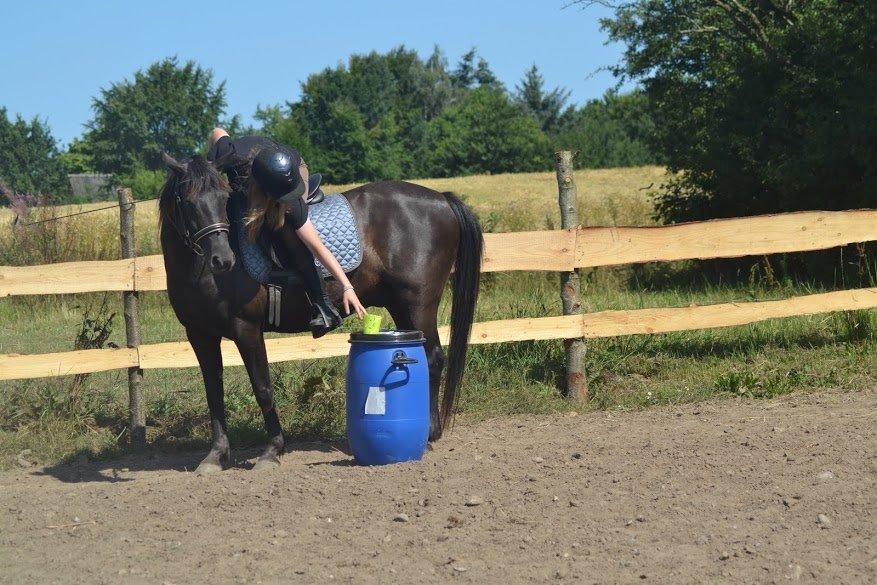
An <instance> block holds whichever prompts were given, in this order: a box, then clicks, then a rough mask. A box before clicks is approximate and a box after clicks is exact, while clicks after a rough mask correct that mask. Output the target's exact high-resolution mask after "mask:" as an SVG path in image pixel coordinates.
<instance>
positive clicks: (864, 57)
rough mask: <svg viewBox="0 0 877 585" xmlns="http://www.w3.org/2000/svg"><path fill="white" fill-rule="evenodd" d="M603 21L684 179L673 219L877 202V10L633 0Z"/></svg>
mask: <svg viewBox="0 0 877 585" xmlns="http://www.w3.org/2000/svg"><path fill="white" fill-rule="evenodd" d="M603 27H604V29H605V30H607V31H608V32H609V37H610V40H612V41H617V42H622V43H625V44H626V45H627V49H626V51H625V55H624V60H623V62H622V63H621V64H620V65H619V66H618V67H617V69H616V73H618V74H619V75H620V76H622V77H624V78H628V79H635V80H638V81H640V82H641V83H642V85H643V87H644V88H645V91H646V94H647V96H648V98H649V105H650V110H651V112H652V116H653V119H655V120H659V121H660V123H659V124H657V125H656V127H655V136H654V142H655V145H656V147H657V149H658V150H659V151H660V153H661V154H662V155H663V156H664V157H665V158H666V161H667V164H668V166H669V168H670V170H671V171H673V172H676V173H679V175H678V177H679V178H678V179H677V180H674V181H671V182H670V183H669V184H668V185H667V186H666V187H665V190H664V194H663V197H662V198H661V199H660V201H659V212H660V214H661V215H662V216H663V218H664V219H665V220H668V221H680V220H688V219H703V218H711V217H728V216H737V215H751V214H760V213H768V212H781V211H791V210H801V209H844V208H854V207H874V206H877V193H875V191H874V187H873V186H874V185H875V184H877V140H875V136H877V108H875V104H877V68H875V67H874V54H875V41H874V40H875V39H877V3H874V2H848V1H844V0H802V1H800V2H795V3H792V2H785V1H778V0H768V1H761V0H759V1H756V0H733V1H726V0H626V1H624V2H622V3H621V4H620V5H618V7H617V9H616V10H615V13H614V16H613V17H612V18H610V19H607V20H605V21H603Z"/></svg>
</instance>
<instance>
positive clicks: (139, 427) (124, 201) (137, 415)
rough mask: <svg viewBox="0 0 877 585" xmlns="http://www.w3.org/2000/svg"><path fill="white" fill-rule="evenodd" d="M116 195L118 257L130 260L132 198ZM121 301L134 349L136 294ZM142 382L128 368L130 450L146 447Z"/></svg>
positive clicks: (137, 327) (137, 331) (128, 340)
mask: <svg viewBox="0 0 877 585" xmlns="http://www.w3.org/2000/svg"><path fill="white" fill-rule="evenodd" d="M116 193H117V194H118V196H119V240H120V243H121V250H122V258H134V257H135V256H136V254H137V252H136V250H135V249H134V195H133V194H132V192H131V189H128V188H119V189H117V190H116ZM135 282H136V275H135ZM122 299H123V300H124V311H125V340H126V343H127V345H128V347H138V346H139V345H140V321H139V320H138V317H137V299H138V293H137V291H124V292H123V293H122ZM142 380H143V370H141V369H140V367H139V366H135V367H132V368H128V407H129V410H130V415H131V422H130V426H129V429H128V430H129V431H130V433H131V445H132V446H134V447H143V446H145V445H146V404H145V403H144V400H143V390H142V389H141V388H140V382H141V381H142Z"/></svg>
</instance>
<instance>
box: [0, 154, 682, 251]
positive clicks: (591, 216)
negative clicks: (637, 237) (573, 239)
mask: <svg viewBox="0 0 877 585" xmlns="http://www.w3.org/2000/svg"><path fill="white" fill-rule="evenodd" d="M665 176H666V172H665V170H664V169H663V168H662V167H654V166H650V167H635V168H629V169H594V170H581V171H577V172H576V183H577V185H578V188H579V197H580V201H581V210H580V214H579V215H580V217H581V220H582V223H583V224H585V225H648V224H650V223H653V220H652V205H651V201H650V199H649V191H650V189H654V188H657V187H658V186H659V185H660V184H661V182H662V181H663V179H664V177H665ZM412 182H414V183H419V184H421V185H425V186H427V187H430V188H433V189H437V190H440V191H454V192H455V193H457V194H459V195H461V196H462V197H463V198H464V199H465V200H466V202H467V203H469V204H470V205H472V207H474V208H475V210H476V211H477V212H478V215H479V216H480V217H481V220H482V222H483V224H484V227H485V230H487V231H495V232H500V231H522V230H528V229H529V230H533V229H546V228H552V227H556V226H557V225H559V223H560V213H559V211H558V207H557V182H556V180H555V176H554V173H525V174H504V175H473V176H469V177H454V178H449V179H416V180H413V181H412ZM355 186H357V185H354V184H348V185H327V186H326V188H325V190H326V192H335V191H345V190H348V189H351V188H353V187H355ZM108 205H111V203H108V202H99V203H89V204H85V205H62V206H57V207H50V208H41V209H34V210H33V212H32V213H31V216H30V217H29V218H27V220H26V221H35V220H40V219H49V218H52V217H60V216H63V215H68V214H71V213H77V212H81V211H88V210H92V209H99V208H102V207H107V206H108ZM135 215H136V219H135V230H136V237H137V246H138V251H139V253H140V254H142V255H147V254H156V253H158V249H159V247H158V237H157V236H158V205H157V202H155V201H145V202H143V203H139V204H138V205H137V211H136V214H135ZM12 219H13V215H12V211H11V210H9V209H8V208H0V264H5V265H30V264H41V263H50V262H63V261H72V260H104V259H114V258H118V257H119V238H118V214H117V213H116V212H115V211H114V210H112V209H108V210H104V211H97V212H95V213H89V214H86V215H81V216H77V217H72V218H68V219H64V220H63V221H58V222H48V223H46V224H40V225H39V226H38V227H37V226H35V227H30V228H27V231H25V232H19V233H18V235H15V234H14V233H13V231H12V230H11V229H9V227H8V226H10V225H11V222H12ZM83 234H86V235H87V237H82V236H83Z"/></svg>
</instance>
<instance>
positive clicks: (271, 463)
mask: <svg viewBox="0 0 877 585" xmlns="http://www.w3.org/2000/svg"><path fill="white" fill-rule="evenodd" d="M278 467H280V459H278V458H277V457H259V459H257V460H256V464H255V465H254V466H253V471H264V470H266V469H276V468H278Z"/></svg>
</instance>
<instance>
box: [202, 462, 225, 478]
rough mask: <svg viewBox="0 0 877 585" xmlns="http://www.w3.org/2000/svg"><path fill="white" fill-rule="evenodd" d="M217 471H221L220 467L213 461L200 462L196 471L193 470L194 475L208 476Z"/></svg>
mask: <svg viewBox="0 0 877 585" xmlns="http://www.w3.org/2000/svg"><path fill="white" fill-rule="evenodd" d="M218 471H222V465H220V464H218V463H214V462H213V461H202V462H201V464H200V465H198V467H197V469H195V475H210V474H211V473H216V472H218Z"/></svg>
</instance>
